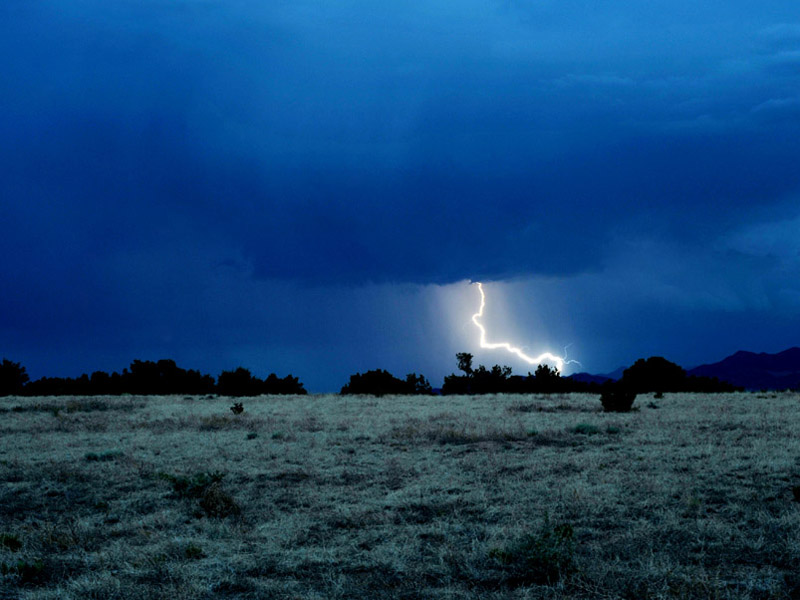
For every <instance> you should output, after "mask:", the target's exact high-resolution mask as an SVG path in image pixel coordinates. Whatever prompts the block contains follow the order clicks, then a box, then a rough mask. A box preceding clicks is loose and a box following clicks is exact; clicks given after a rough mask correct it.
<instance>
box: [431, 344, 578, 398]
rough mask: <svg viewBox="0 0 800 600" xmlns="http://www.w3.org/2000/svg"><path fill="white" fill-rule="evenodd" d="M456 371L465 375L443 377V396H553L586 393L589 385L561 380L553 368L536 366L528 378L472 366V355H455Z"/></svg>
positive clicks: (507, 369) (505, 369)
mask: <svg viewBox="0 0 800 600" xmlns="http://www.w3.org/2000/svg"><path fill="white" fill-rule="evenodd" d="M456 359H457V360H458V368H459V370H461V371H462V372H463V373H464V374H463V375H456V374H455V373H453V374H451V375H448V376H446V377H445V378H444V385H443V386H442V394H444V395H450V394H552V393H568V392H586V391H590V390H591V389H592V386H591V385H589V384H587V383H584V382H581V381H575V380H573V379H568V378H563V377H561V374H560V373H559V371H558V369H556V368H555V367H550V366H548V365H539V366H538V367H537V368H536V372H535V373H528V375H527V377H523V376H520V375H512V374H511V367H507V366H503V367H501V366H500V365H494V366H493V367H492V368H491V369H487V368H486V367H484V366H483V365H478V367H477V368H473V367H472V355H471V354H469V353H467V352H459V353H458V354H456Z"/></svg>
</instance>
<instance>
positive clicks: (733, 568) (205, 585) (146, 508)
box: [0, 393, 800, 600]
mask: <svg viewBox="0 0 800 600" xmlns="http://www.w3.org/2000/svg"><path fill="white" fill-rule="evenodd" d="M239 401H241V402H242V404H243V409H244V410H243V412H242V413H241V414H233V412H232V411H231V410H230V406H231V404H232V403H233V401H232V400H230V399H226V398H218V397H208V398H206V397H183V396H171V397H134V396H123V397H94V398H83V397H74V398H63V397H57V398H22V397H9V398H0V571H1V572H0V598H17V597H19V598H30V599H34V598H35V599H42V600H43V599H45V598H47V599H50V598H53V599H55V598H75V599H78V598H169V599H170V600H180V599H184V598H185V599H190V598H192V599H194V598H226V597H229V598H298V599H312V598H408V599H411V598H488V599H501V598H798V597H800V503H798V502H797V500H798V498H800V487H798V486H800V438H798V432H800V395H797V394H792V393H781V394H773V393H762V394H749V393H737V394H719V395H705V396H703V395H689V394H666V395H665V396H664V397H663V398H658V399H656V398H654V397H653V395H652V394H650V395H640V396H639V397H638V398H637V400H636V403H635V404H634V408H635V409H636V410H635V411H634V412H631V413H623V414H611V413H603V412H601V406H600V402H599V400H598V397H597V396H592V395H552V396H475V397H465V396H455V397H383V398H373V397H340V396H333V395H329V396H305V397H300V396H297V397H295V396H291V397H278V396H273V397H258V398H244V399H241V400H237V402H239Z"/></svg>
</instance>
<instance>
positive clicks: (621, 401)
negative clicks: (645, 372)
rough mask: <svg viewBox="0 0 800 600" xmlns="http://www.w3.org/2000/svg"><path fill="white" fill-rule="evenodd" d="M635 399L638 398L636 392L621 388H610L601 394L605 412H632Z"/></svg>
mask: <svg viewBox="0 0 800 600" xmlns="http://www.w3.org/2000/svg"><path fill="white" fill-rule="evenodd" d="M634 400H636V392H631V391H629V390H625V389H621V388H608V389H606V390H603V392H602V394H601V395H600V403H601V404H602V405H603V411H605V412H630V411H631V410H632V409H633V401H634Z"/></svg>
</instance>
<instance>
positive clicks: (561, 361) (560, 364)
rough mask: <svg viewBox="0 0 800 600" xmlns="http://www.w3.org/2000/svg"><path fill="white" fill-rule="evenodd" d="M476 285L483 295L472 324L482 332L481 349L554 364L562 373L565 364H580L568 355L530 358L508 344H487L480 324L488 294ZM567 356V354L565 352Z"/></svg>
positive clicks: (531, 361) (531, 362)
mask: <svg viewBox="0 0 800 600" xmlns="http://www.w3.org/2000/svg"><path fill="white" fill-rule="evenodd" d="M475 284H476V285H477V286H478V291H480V293H481V307H480V310H478V312H476V313H475V314H474V315H472V322H473V323H475V327H477V328H478V329H479V330H480V332H481V339H480V343H481V348H486V349H488V350H498V349H503V350H506V351H508V352H510V353H511V354H516V355H517V356H518V357H520V358H521V359H522V360H524V361H525V362H526V363H528V364H530V365H540V364H542V363H552V364H554V365H555V366H556V368H557V369H558V370H559V372H560V371H563V369H564V365H565V364H571V363H577V364H580V363H578V361H576V360H568V359H567V357H566V355H565V356H556V355H555V354H552V353H551V352H545V353H543V354H540V355H539V356H528V355H527V354H525V353H524V352H523V351H522V349H521V348H517V347H516V346H512V345H511V344H509V343H508V342H497V343H493V342H487V341H486V328H485V327H484V326H483V325H482V324H481V323H480V321H479V319H480V318H481V317H483V309H484V308H485V307H486V294H485V293H484V292H483V285H482V284H481V282H480V281H476V282H475ZM565 354H566V352H565Z"/></svg>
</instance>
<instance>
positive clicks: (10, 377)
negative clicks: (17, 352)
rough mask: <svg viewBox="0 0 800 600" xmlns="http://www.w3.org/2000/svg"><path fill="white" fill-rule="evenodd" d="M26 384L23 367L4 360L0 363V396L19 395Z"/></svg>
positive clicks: (26, 377) (26, 379)
mask: <svg viewBox="0 0 800 600" xmlns="http://www.w3.org/2000/svg"><path fill="white" fill-rule="evenodd" d="M27 382H28V374H27V373H26V372H25V367H23V366H22V365H20V364H19V363H15V362H11V361H10V360H8V359H7V358H4V359H3V362H2V363H0V396H13V395H17V394H21V393H22V391H23V388H24V387H25V384H26V383H27Z"/></svg>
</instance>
